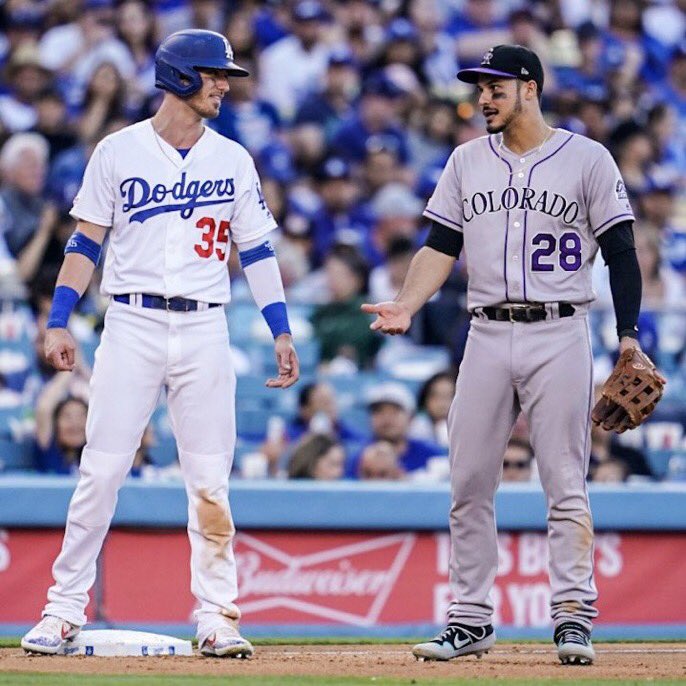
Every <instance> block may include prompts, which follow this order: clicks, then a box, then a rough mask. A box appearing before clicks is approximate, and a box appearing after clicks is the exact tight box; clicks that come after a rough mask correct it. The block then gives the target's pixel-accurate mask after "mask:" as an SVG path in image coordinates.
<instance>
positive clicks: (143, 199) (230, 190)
mask: <svg viewBox="0 0 686 686" xmlns="http://www.w3.org/2000/svg"><path fill="white" fill-rule="evenodd" d="M119 192H120V193H121V197H122V198H124V204H123V205H122V212H123V213H124V214H127V213H128V212H131V210H139V211H138V212H134V213H133V214H132V215H131V216H130V217H129V223H131V222H141V224H142V223H143V222H144V221H145V220H146V219H150V217H154V216H156V215H158V214H164V213H166V212H178V213H179V214H180V215H181V218H182V219H188V218H189V217H190V216H191V215H192V214H193V210H194V209H195V208H196V207H205V206H207V205H224V204H225V203H227V202H233V201H234V198H235V194H236V187H235V184H234V181H233V179H204V180H202V181H198V180H192V181H187V178H186V172H183V173H182V174H181V179H180V180H179V181H177V182H176V183H175V184H174V185H173V186H171V187H169V188H168V187H167V186H165V185H164V184H163V183H158V184H155V185H154V186H151V185H150V183H149V182H148V181H146V180H145V179H143V178H141V177H140V176H132V177H130V178H128V179H124V180H123V181H122V182H121V184H120V186H119ZM213 196H214V197H213ZM168 197H169V198H173V199H174V200H182V201H185V202H180V203H177V204H170V205H167V204H162V203H166V201H167V198H168ZM200 198H208V200H201V199H200ZM209 198H212V199H209ZM149 205H152V207H149ZM143 208H147V209H143Z"/></svg>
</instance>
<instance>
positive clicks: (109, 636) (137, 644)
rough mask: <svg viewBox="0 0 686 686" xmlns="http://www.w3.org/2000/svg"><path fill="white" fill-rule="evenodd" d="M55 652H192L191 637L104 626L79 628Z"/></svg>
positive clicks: (111, 654) (143, 654)
mask: <svg viewBox="0 0 686 686" xmlns="http://www.w3.org/2000/svg"><path fill="white" fill-rule="evenodd" d="M57 654H58V655H95V656H97V657H125V656H130V657H147V656H160V655H193V646H192V644H191V642H190V641H184V640H182V639H180V638H174V637H173V636H163V635H162V634H150V633H148V632H146V631H122V630H115V629H103V630H99V631H82V632H81V633H80V634H79V635H78V636H77V637H76V638H75V639H74V640H73V641H69V642H68V643H66V644H65V645H64V646H63V647H62V648H60V650H59V651H58V653H57Z"/></svg>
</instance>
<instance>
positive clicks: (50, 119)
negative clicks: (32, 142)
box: [32, 88, 76, 162]
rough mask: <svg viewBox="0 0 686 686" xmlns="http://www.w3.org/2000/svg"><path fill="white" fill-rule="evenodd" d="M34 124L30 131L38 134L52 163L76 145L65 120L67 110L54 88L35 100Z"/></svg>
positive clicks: (43, 92) (70, 127)
mask: <svg viewBox="0 0 686 686" xmlns="http://www.w3.org/2000/svg"><path fill="white" fill-rule="evenodd" d="M35 103H36V123H35V125H34V126H33V128H32V131H35V132H36V133H39V134H40V135H41V136H43V138H45V140H46V141H47V143H48V146H49V148H50V153H49V158H50V162H52V161H53V160H54V159H55V157H57V155H59V154H60V153H61V152H64V151H65V150H68V149H69V148H71V147H72V146H74V145H76V135H75V133H74V131H73V130H72V126H71V124H70V123H69V121H68V120H67V108H66V106H65V104H64V100H62V96H61V95H60V94H59V93H58V91H57V90H55V89H54V88H46V89H45V90H43V91H41V92H40V93H39V94H38V95H37V96H36V99H35Z"/></svg>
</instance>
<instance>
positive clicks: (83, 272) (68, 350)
mask: <svg viewBox="0 0 686 686" xmlns="http://www.w3.org/2000/svg"><path fill="white" fill-rule="evenodd" d="M106 233H107V228H106V227H104V226H98V225H97V224H92V223H91V222H85V221H79V222H78V224H77V227H76V231H75V232H74V235H73V236H72V238H71V239H70V241H69V243H68V244H67V250H68V251H69V250H70V248H69V246H70V244H71V243H72V242H74V241H76V242H77V243H84V242H85V241H84V239H83V238H78V237H79V236H82V237H85V239H86V240H87V241H90V242H91V243H92V244H97V246H98V247H100V246H102V243H103V241H104V240H105V234H106ZM75 237H77V238H75ZM89 245H90V244H89ZM91 247H94V246H91ZM95 265H96V262H94V261H93V259H92V255H91V256H90V257H89V256H86V254H84V252H79V251H77V250H73V251H69V252H66V254H65V256H64V262H63V263H62V268H61V269H60V272H59V275H58V276H57V283H56V284H55V291H56V296H55V299H54V301H53V311H54V310H55V308H56V307H57V306H58V305H59V303H58V298H59V297H60V292H59V291H58V290H57V289H58V288H59V287H60V286H62V287H64V288H65V289H71V290H72V291H75V292H76V293H77V294H78V297H79V298H80V297H81V296H82V295H83V294H84V293H85V291H86V288H88V284H89V283H90V280H91V278H92V277H93V272H94V271H95ZM74 304H75V303H74ZM67 316H68V313H67ZM52 323H53V324H59V323H64V326H58V325H53V326H50V325H48V330H47V332H46V334H45V356H46V357H47V359H48V360H49V362H50V364H52V366H53V367H54V368H55V369H57V371H61V372H65V371H66V372H70V371H72V370H73V369H74V365H75V362H76V360H75V351H76V344H75V343H74V339H73V338H72V335H71V334H70V333H69V330H68V329H67V328H66V320H65V321H63V322H59V321H57V320H55V319H53V320H52Z"/></svg>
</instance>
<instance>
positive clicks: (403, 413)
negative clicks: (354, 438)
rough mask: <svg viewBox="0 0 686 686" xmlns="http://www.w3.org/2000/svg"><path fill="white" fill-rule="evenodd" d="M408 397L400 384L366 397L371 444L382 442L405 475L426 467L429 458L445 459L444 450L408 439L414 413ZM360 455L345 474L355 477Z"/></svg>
mask: <svg viewBox="0 0 686 686" xmlns="http://www.w3.org/2000/svg"><path fill="white" fill-rule="evenodd" d="M415 407H416V406H415V400H414V398H413V397H412V393H410V391H409V390H408V389H407V388H406V387H405V386H404V385H403V384H401V383H399V382H394V381H389V382H386V383H382V384H379V385H378V386H375V387H374V388H372V390H371V391H370V393H369V395H368V397H367V408H368V409H369V413H370V419H371V425H372V436H373V438H372V440H371V441H370V443H374V442H376V441H386V442H388V443H390V444H391V445H392V446H393V448H394V449H395V451H396V454H397V456H398V462H399V464H400V467H402V470H403V471H405V472H408V473H410V472H413V471H416V470H419V469H423V468H425V467H426V464H427V462H428V460H429V458H432V457H437V456H441V455H446V453H447V450H446V449H445V448H441V447H440V446H439V445H436V444H434V443H430V442H428V441H422V440H418V439H415V438H410V437H409V435H408V434H409V430H410V422H411V420H412V415H413V414H414V411H415ZM360 457H361V456H360V455H357V456H355V457H354V458H353V459H352V460H351V461H350V463H349V465H348V469H347V474H348V475H349V476H352V477H356V476H357V475H358V474H359V466H360Z"/></svg>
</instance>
